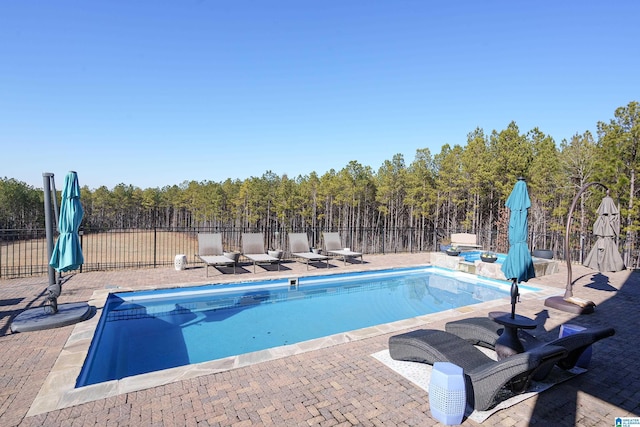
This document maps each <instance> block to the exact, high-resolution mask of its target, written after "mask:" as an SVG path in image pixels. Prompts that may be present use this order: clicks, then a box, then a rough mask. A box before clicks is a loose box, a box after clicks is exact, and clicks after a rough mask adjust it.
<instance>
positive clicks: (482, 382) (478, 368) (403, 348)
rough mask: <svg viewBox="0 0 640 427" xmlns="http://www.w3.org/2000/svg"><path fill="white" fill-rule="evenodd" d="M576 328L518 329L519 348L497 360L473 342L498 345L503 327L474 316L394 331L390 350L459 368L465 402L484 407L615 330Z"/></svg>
mask: <svg viewBox="0 0 640 427" xmlns="http://www.w3.org/2000/svg"><path fill="white" fill-rule="evenodd" d="M505 314H507V316H508V313H505ZM494 315H495V316H496V318H499V317H500V316H499V315H497V314H494ZM579 329H582V330H578V331H576V332H574V333H571V334H569V335H566V336H561V337H560V338H557V339H555V340H552V341H549V342H544V341H541V340H539V339H537V338H536V337H534V336H533V335H531V334H529V333H527V332H525V331H523V330H518V331H517V333H518V335H519V340H520V341H521V342H523V346H522V349H520V350H519V351H518V350H514V351H513V352H512V353H511V354H510V355H507V356H503V357H501V356H500V355H498V360H497V361H496V360H493V359H492V358H490V357H489V356H487V355H486V354H485V353H484V352H483V351H481V350H480V349H478V348H477V347H476V346H482V347H486V348H489V349H493V350H497V349H498V348H499V340H500V337H501V336H502V335H503V334H504V327H503V326H502V325H501V324H499V323H496V322H495V321H494V320H492V319H490V318H488V317H487V318H480V317H476V318H469V319H462V320H458V321H453V322H449V323H447V324H446V325H445V331H440V330H434V329H419V330H415V331H411V332H407V333H404V334H400V335H394V336H392V337H390V338H389V354H390V355H391V357H392V358H393V359H395V360H402V361H409V362H420V363H427V364H430V365H434V364H435V363H437V362H447V363H452V364H454V365H456V366H459V367H461V368H462V371H463V376H464V381H465V388H466V398H467V403H468V404H469V405H470V407H471V408H473V409H475V410H487V409H489V408H491V407H493V406H495V404H496V403H498V402H497V398H498V396H499V394H498V393H499V392H500V390H501V389H503V388H508V389H509V390H511V391H512V392H514V393H522V392H524V391H526V390H527V387H528V386H529V383H530V381H531V380H536V381H540V380H543V379H545V378H546V377H547V376H548V375H549V373H550V372H551V370H552V369H553V367H554V366H558V367H560V368H562V369H565V370H568V369H572V368H573V367H574V366H576V365H577V364H578V361H579V360H580V356H581V355H583V353H585V352H586V351H587V350H589V349H590V346H591V345H592V344H593V343H595V342H597V341H599V340H601V339H603V338H606V337H610V336H612V335H614V333H615V331H614V329H613V328H610V327H594V328H589V329H585V328H579Z"/></svg>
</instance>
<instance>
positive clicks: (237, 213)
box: [0, 101, 640, 242]
mask: <svg viewBox="0 0 640 427" xmlns="http://www.w3.org/2000/svg"><path fill="white" fill-rule="evenodd" d="M639 114H640V113H639V111H638V103H637V102H636V101H632V102H630V103H629V104H628V105H626V106H622V107H619V108H617V109H616V110H615V112H614V115H613V118H612V119H610V120H609V121H606V122H604V121H603V122H598V123H597V135H595V137H594V135H592V134H591V133H590V132H589V131H585V132H583V133H576V134H575V135H574V136H573V137H571V139H570V140H562V141H561V142H560V144H556V142H555V140H554V139H553V138H552V137H551V136H550V135H546V134H545V133H543V132H542V131H541V130H540V129H539V128H537V127H536V128H534V129H532V130H529V131H527V132H521V130H520V129H519V128H518V126H517V125H516V123H515V122H511V123H509V125H508V126H507V127H506V128H505V129H503V130H500V131H497V130H493V131H492V132H491V133H490V134H486V133H485V132H484V130H483V129H482V128H476V129H474V130H473V131H472V132H470V133H469V134H468V135H467V141H466V143H465V144H455V145H453V146H451V145H449V144H445V145H443V146H442V148H441V150H440V152H439V153H432V152H431V151H430V150H429V149H428V148H420V149H417V150H416V153H415V157H414V158H413V159H412V160H411V161H410V162H409V163H407V161H406V160H405V158H404V157H403V155H401V154H396V155H394V156H393V158H392V159H390V160H386V161H384V163H383V164H382V165H381V166H380V167H379V168H378V169H377V170H374V169H373V168H372V167H371V166H368V165H362V164H360V163H359V162H358V161H357V160H353V161H351V162H349V163H348V164H347V165H346V166H345V167H344V168H342V169H341V170H333V169H332V170H330V171H328V172H326V173H324V174H322V175H319V174H318V173H316V172H310V173H309V174H308V175H304V176H297V177H288V176H287V175H282V176H279V175H277V174H275V173H273V172H271V171H267V172H265V173H264V174H263V175H262V176H260V177H249V178H246V179H244V180H231V179H227V180H225V181H222V182H214V181H200V182H198V181H185V182H183V183H181V184H179V185H172V186H166V187H163V188H146V189H141V188H138V187H135V186H132V185H127V184H119V185H116V186H115V187H114V188H112V189H108V188H106V187H104V186H102V187H99V188H97V189H90V188H88V187H86V186H85V187H83V188H82V203H83V207H84V211H85V216H84V220H83V228H84V229H85V230H104V229H113V228H152V227H176V228H177V227H214V228H215V227H218V228H229V227H235V228H243V229H267V228H269V229H277V230H278V229H282V230H304V229H307V228H314V229H324V230H330V229H336V228H338V229H340V228H346V227H350V228H358V227H364V228H373V229H378V230H384V231H385V232H393V231H394V230H398V229H402V228H407V227H409V228H412V229H415V230H417V231H418V232H420V231H425V235H426V232H427V231H433V230H441V231H442V235H448V234H449V233H451V232H456V231H468V232H476V230H480V229H487V228H489V229H495V228H496V227H497V224H498V223H499V222H500V221H503V222H504V217H505V215H508V212H506V209H505V207H504V202H505V200H506V199H507V197H508V195H509V193H510V192H511V190H512V188H513V186H514V184H515V182H516V180H517V178H518V177H520V176H522V177H524V178H525V179H526V181H527V183H528V188H529V195H530V197H531V202H532V206H531V209H530V216H529V225H530V232H533V233H537V234H539V235H546V234H548V233H551V232H558V231H562V230H563V229H564V227H565V224H566V219H567V214H568V210H569V206H570V204H571V202H572V200H573V198H574V196H575V195H576V194H577V193H578V192H579V190H580V189H581V188H582V187H583V186H584V185H585V184H587V183H588V182H593V181H597V182H600V183H602V184H604V185H606V186H607V187H608V188H609V189H610V195H611V197H613V199H614V200H615V201H616V202H617V203H618V205H619V207H620V210H621V218H622V225H623V233H624V234H623V236H622V237H623V238H625V239H626V241H627V242H629V241H633V239H634V236H635V233H636V232H637V230H638V218H639V212H638V206H637V204H636V203H635V197H636V193H637V191H638V190H637V188H636V186H635V180H636V170H637V168H638V148H639V145H640V125H639V118H640V117H639ZM592 188H593V190H590V191H589V192H586V193H585V194H583V196H582V198H581V200H580V203H579V205H578V209H577V210H576V213H575V214H574V221H573V222H574V224H575V225H576V227H578V228H579V229H580V230H583V231H584V232H588V230H590V227H591V224H592V222H593V220H594V219H595V210H596V208H597V206H598V204H599V203H600V200H601V198H602V196H603V193H602V191H601V190H599V189H598V188H597V187H592ZM594 194H595V196H594ZM58 197H59V194H58ZM43 210H44V208H43V195H42V190H40V189H36V188H33V187H31V186H28V185H26V184H25V183H22V182H19V181H17V180H15V179H11V178H6V177H5V178H3V179H0V228H4V229H14V228H15V229H20V228H42V227H43V226H44V213H43Z"/></svg>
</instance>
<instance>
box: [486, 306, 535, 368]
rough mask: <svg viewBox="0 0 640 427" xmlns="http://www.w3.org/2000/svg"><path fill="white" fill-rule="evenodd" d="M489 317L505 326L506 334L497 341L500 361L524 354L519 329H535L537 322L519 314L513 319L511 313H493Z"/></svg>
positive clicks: (497, 352)
mask: <svg viewBox="0 0 640 427" xmlns="http://www.w3.org/2000/svg"><path fill="white" fill-rule="evenodd" d="M489 317H490V318H491V319H493V321H494V322H496V323H499V324H501V325H502V326H504V332H503V333H502V335H500V337H499V338H498V339H497V340H496V354H497V355H498V360H502V359H504V358H507V357H509V356H513V355H514V354H518V353H522V352H524V347H523V345H522V343H521V342H520V339H518V329H535V328H536V326H537V325H536V322H535V321H534V320H532V319H529V318H528V317H525V316H521V315H519V314H516V315H515V317H514V318H513V319H512V318H511V313H507V312H506V311H492V312H490V313H489Z"/></svg>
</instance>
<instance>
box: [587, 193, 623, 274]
mask: <svg viewBox="0 0 640 427" xmlns="http://www.w3.org/2000/svg"><path fill="white" fill-rule="evenodd" d="M593 234H594V235H595V236H596V237H597V240H596V243H595V244H594V245H593V248H591V252H589V255H587V257H586V258H585V260H584V265H585V266H587V267H589V268H592V269H594V270H598V271H603V272H605V271H621V270H624V268H625V266H624V261H623V260H622V256H620V252H618V245H617V240H618V235H619V234H620V212H619V211H618V208H617V206H616V205H615V203H614V202H613V199H612V198H611V197H609V195H608V194H607V196H605V197H604V198H603V199H602V202H601V203H600V206H599V207H598V218H597V219H596V222H595V223H594V224H593Z"/></svg>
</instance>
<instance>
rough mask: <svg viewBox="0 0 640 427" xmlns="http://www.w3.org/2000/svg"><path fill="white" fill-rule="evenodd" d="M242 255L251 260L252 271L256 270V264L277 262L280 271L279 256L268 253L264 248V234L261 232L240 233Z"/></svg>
mask: <svg viewBox="0 0 640 427" xmlns="http://www.w3.org/2000/svg"><path fill="white" fill-rule="evenodd" d="M242 255H244V256H245V257H246V258H248V259H249V260H251V261H252V262H253V272H254V273H255V272H256V264H273V263H274V262H275V263H277V264H278V271H280V258H276V257H273V256H271V255H269V254H268V253H267V252H266V251H265V250H264V236H263V235H262V233H242Z"/></svg>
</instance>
